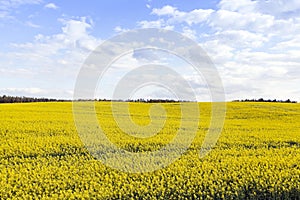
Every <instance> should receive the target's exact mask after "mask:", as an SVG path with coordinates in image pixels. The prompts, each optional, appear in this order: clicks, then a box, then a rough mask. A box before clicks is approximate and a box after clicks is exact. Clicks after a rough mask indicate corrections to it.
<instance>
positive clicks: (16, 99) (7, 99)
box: [0, 95, 71, 103]
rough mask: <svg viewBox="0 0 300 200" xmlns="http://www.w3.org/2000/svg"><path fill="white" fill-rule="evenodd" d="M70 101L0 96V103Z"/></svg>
mask: <svg viewBox="0 0 300 200" xmlns="http://www.w3.org/2000/svg"><path fill="white" fill-rule="evenodd" d="M64 101H71V100H62V99H52V98H51V99H48V98H33V97H17V96H16V97H14V96H6V95H3V96H0V103H32V102H64Z"/></svg>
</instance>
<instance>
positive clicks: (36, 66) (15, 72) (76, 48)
mask: <svg viewBox="0 0 300 200" xmlns="http://www.w3.org/2000/svg"><path fill="white" fill-rule="evenodd" d="M60 21H61V22H62V24H63V26H62V29H61V32H60V33H57V34H54V35H42V34H38V35H36V36H35V39H34V41H33V42H28V43H22V44H12V48H13V50H12V51H10V52H7V53H4V52H2V53H1V52H0V55H1V61H0V72H1V73H3V74H5V77H6V78H7V79H9V80H10V81H9V82H10V83H11V84H13V85H7V80H6V79H1V80H0V85H1V87H2V91H3V88H24V87H28V88H33V87H32V86H33V85H32V84H34V85H39V86H40V89H41V90H43V91H47V90H49V92H46V93H43V92H42V91H38V90H22V91H23V93H22V94H24V95H31V94H33V92H34V91H37V92H39V93H37V95H38V96H41V95H42V96H43V95H46V94H51V95H50V96H54V97H59V96H60V95H63V96H62V97H64V98H71V97H72V96H70V93H69V92H64V91H67V90H72V88H73V86H74V83H75V80H76V76H77V73H78V70H79V69H80V67H81V65H82V63H83V62H84V60H85V59H86V58H87V56H88V54H89V53H90V51H92V50H94V49H95V48H96V47H97V46H98V45H99V44H100V43H101V42H102V41H101V40H100V39H98V38H95V37H93V36H92V35H91V34H90V33H89V31H90V30H92V28H93V25H92V22H91V20H88V19H87V18H85V17H82V18H78V19H64V20H60ZM34 88H36V87H34ZM47 88H50V89H47ZM6 91H7V92H9V94H13V93H14V91H15V93H17V92H18V90H17V89H15V90H13V89H9V90H6ZM20 92H21V90H20ZM55 92H56V93H57V95H55Z"/></svg>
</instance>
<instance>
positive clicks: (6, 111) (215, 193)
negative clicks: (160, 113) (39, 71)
mask: <svg viewBox="0 0 300 200" xmlns="http://www.w3.org/2000/svg"><path fill="white" fill-rule="evenodd" d="M152 105H153V104H150V103H130V114H131V118H132V121H134V122H135V123H136V124H138V125H147V124H149V123H150V121H151V119H150V117H149V116H148V115H149V109H150V107H151V106H152ZM161 105H162V106H163V107H164V108H165V110H166V112H167V113H168V115H167V116H168V117H167V119H166V123H165V124H164V126H165V127H164V128H163V129H162V130H161V131H160V132H159V133H158V134H157V135H155V136H152V137H149V138H135V137H133V136H132V135H127V134H125V133H124V132H122V130H120V129H119V128H118V126H117V123H115V121H114V118H113V117H114V116H113V115H112V113H111V110H110V108H111V106H110V102H97V103H96V106H95V107H96V113H97V117H98V120H99V124H100V125H101V126H102V127H103V130H104V131H105V133H107V137H108V138H109V139H110V140H111V141H112V142H113V143H114V144H116V145H117V146H119V147H120V148H122V149H125V150H127V151H131V152H146V151H154V150H158V149H160V148H162V147H163V146H165V145H167V144H168V142H169V141H170V140H171V139H172V138H173V137H174V136H175V134H176V131H177V129H178V127H179V126H180V118H179V117H178V116H179V114H180V103H164V104H161ZM199 108H200V123H199V127H198V129H197V130H198V131H197V135H196V137H195V139H194V141H193V143H192V145H191V146H190V147H189V149H188V150H187V151H186V152H185V153H184V154H183V155H182V156H181V157H180V158H179V159H178V160H176V161H175V162H174V163H172V164H170V165H169V166H167V167H166V168H163V169H160V170H156V171H154V172H149V173H126V172H121V171H118V170H116V169H112V168H110V167H108V166H106V165H104V164H103V163H102V162H101V161H99V160H97V159H95V158H94V157H93V156H92V155H91V154H90V153H89V151H88V150H87V149H86V148H85V146H84V144H83V143H82V141H81V138H80V137H79V135H78V133H77V130H76V126H75V124H74V120H73V113H72V103H71V102H60V103H57V102H56V103H26V104H25V103H24V104H1V105H0V186H1V187H0V199H299V197H300V183H299V182H300V133H299V131H300V104H289V103H251V102H230V103H227V111H226V120H225V124H224V129H223V131H222V133H221V136H220V138H219V139H218V142H217V145H216V146H215V147H214V148H213V150H212V151H211V152H210V153H209V154H208V155H207V156H206V157H204V158H202V159H200V158H199V151H200V149H201V145H202V142H203V139H204V137H205V134H206V133H207V130H208V128H209V124H210V112H211V108H210V103H199ZM119 114H120V115H122V113H119Z"/></svg>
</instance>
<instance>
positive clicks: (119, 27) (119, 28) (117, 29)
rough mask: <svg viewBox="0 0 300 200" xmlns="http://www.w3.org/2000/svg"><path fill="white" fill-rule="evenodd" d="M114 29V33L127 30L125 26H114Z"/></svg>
mask: <svg viewBox="0 0 300 200" xmlns="http://www.w3.org/2000/svg"><path fill="white" fill-rule="evenodd" d="M114 31H115V32H116V33H123V32H126V31H129V29H127V28H122V27H121V26H116V27H115V28H114Z"/></svg>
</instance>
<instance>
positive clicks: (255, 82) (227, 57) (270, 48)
mask: <svg viewBox="0 0 300 200" xmlns="http://www.w3.org/2000/svg"><path fill="white" fill-rule="evenodd" d="M299 9H300V3H299V1H296V0H292V1H288V2H282V1H281V0H274V1H263V0H256V1H253V0H221V1H220V2H219V3H218V5H217V8H216V9H215V10H212V9H194V10H190V11H183V10H180V9H178V8H176V7H173V6H171V5H166V6H163V7H161V8H153V9H152V12H151V14H152V15H155V16H157V17H158V18H159V20H160V22H161V23H165V24H168V25H169V26H173V27H174V29H175V30H179V31H181V32H182V33H183V34H185V35H186V36H188V37H190V38H192V39H195V40H198V41H199V42H200V44H201V46H202V47H203V48H204V49H205V51H206V52H207V53H208V55H209V56H210V57H211V59H212V60H213V61H214V63H215V65H216V66H217V68H218V69H219V72H220V74H221V76H222V79H223V83H224V86H225V89H226V92H227V93H228V94H227V98H228V99H234V98H245V97H249V98H251V97H254V98H255V97H260V96H262V97H266V98H268V96H269V97H270V98H271V97H272V98H283V99H284V98H286V97H289V98H295V99H296V100H300V96H299V94H296V93H295V92H294V91H296V90H297V87H298V85H299V84H300V79H299V77H300V71H299V64H300V60H299V56H297V55H299V54H300V46H299V43H300V12H299ZM143 23H145V24H146V23H148V22H145V21H144V22H143ZM182 23H185V25H184V26H183V28H182ZM203 29H204V30H203ZM283 86H284V87H283ZM279 91H280V92H279Z"/></svg>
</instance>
